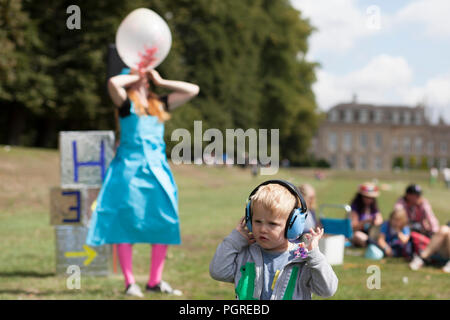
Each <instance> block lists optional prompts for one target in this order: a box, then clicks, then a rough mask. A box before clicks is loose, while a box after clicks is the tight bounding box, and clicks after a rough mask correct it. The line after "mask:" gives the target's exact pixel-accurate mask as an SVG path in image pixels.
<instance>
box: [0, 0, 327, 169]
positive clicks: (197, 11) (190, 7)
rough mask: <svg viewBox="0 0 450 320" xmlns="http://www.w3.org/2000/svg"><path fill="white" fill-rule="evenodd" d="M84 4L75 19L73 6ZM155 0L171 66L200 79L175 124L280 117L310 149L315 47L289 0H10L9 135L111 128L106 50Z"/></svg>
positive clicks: (166, 70)
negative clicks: (123, 25)
mask: <svg viewBox="0 0 450 320" xmlns="http://www.w3.org/2000/svg"><path fill="white" fill-rule="evenodd" d="M73 4H76V5H78V6H79V7H80V9H81V29H79V30H77V29H74V30H69V29H68V28H67V27H66V20H67V19H68V17H69V14H68V13H66V9H67V7H69V6H70V5H73ZM139 7H147V8H150V9H152V10H154V11H155V12H157V13H158V14H160V15H161V16H162V17H163V18H165V20H166V21H167V23H168V24H169V27H170V29H171V31H172V36H173V40H172V49H171V52H170V53H169V55H168V57H167V58H166V60H165V61H164V62H163V64H161V66H160V67H158V71H159V72H160V73H161V75H162V76H163V77H166V78H169V79H179V80H185V81H190V82H194V83H197V84H198V85H199V86H200V88H201V92H200V95H199V96H198V97H197V98H196V99H194V100H192V101H191V102H190V103H189V104H187V105H186V106H184V107H182V108H179V109H177V110H175V111H174V112H173V117H172V120H171V121H169V122H168V123H167V126H166V135H167V136H166V138H167V139H166V141H167V144H168V147H167V151H168V153H169V154H170V150H171V147H173V145H175V144H176V142H171V141H170V133H171V132H172V130H173V129H175V128H186V129H188V130H190V131H191V132H192V131H193V123H194V120H202V121H203V130H206V129H208V128H218V129H220V130H223V131H224V130H225V129H226V128H242V129H244V130H246V129H248V128H266V129H271V128H279V129H280V153H281V157H282V158H288V159H290V160H291V163H300V162H302V161H306V159H307V152H306V150H307V149H308V147H309V144H310V140H311V138H312V136H313V134H314V132H315V130H316V129H317V124H318V119H319V117H320V115H319V113H318V110H317V106H316V102H315V98H314V94H313V92H312V90H311V85H312V84H313V83H314V81H315V69H316V67H317V66H318V65H317V64H316V63H314V62H308V61H306V60H305V59H304V57H305V55H306V52H307V50H308V43H307V40H308V37H309V36H310V34H311V33H312V32H313V28H312V26H311V25H310V24H309V22H308V20H306V19H304V18H302V17H301V14H300V12H298V11H297V10H295V9H294V8H292V6H291V5H290V4H289V1H288V0H277V1H273V0H239V1H234V0H232V1H223V0H196V1H189V0H134V1H110V0H96V1H73V0H70V1H66V0H40V1H32V0H29V1H27V0H0V11H1V12H0V47H1V50H2V54H1V55H0V110H1V111H0V112H1V117H0V143H1V144H10V145H26V146H38V147H56V146H57V136H58V132H59V131H65V130H112V129H114V127H115V123H114V115H113V112H112V103H111V101H110V99H109V97H108V95H107V92H106V74H107V64H106V61H107V59H106V57H107V50H108V44H109V43H113V42H114V39H115V32H116V30H117V27H118V26H119V24H120V22H121V21H122V20H123V18H124V17H125V16H126V15H127V14H128V13H129V12H131V11H132V10H134V9H136V8H139Z"/></svg>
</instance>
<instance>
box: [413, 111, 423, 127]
mask: <svg viewBox="0 0 450 320" xmlns="http://www.w3.org/2000/svg"><path fill="white" fill-rule="evenodd" d="M414 120H415V121H414V123H415V124H416V125H418V126H420V125H421V124H422V117H421V114H420V112H416V118H415V119H414Z"/></svg>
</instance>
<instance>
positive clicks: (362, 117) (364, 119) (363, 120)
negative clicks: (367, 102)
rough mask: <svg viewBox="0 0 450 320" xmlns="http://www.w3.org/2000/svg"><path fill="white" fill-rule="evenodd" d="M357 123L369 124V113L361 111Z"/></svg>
mask: <svg viewBox="0 0 450 320" xmlns="http://www.w3.org/2000/svg"><path fill="white" fill-rule="evenodd" d="M359 122H360V123H367V122H369V112H368V111H367V110H361V111H360V112H359Z"/></svg>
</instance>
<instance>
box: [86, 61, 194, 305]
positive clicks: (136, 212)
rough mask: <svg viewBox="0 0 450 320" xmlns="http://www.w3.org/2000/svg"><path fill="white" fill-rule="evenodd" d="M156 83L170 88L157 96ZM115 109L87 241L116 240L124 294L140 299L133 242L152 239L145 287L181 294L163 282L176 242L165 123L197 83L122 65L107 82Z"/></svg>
mask: <svg viewBox="0 0 450 320" xmlns="http://www.w3.org/2000/svg"><path fill="white" fill-rule="evenodd" d="M149 81H151V82H153V84H154V85H155V86H158V87H162V88H166V89H169V90H171V91H172V92H171V93H169V94H168V95H166V96H162V97H159V96H157V95H156V94H155V93H153V92H152V91H150V89H149V87H150V86H149ZM108 91H109V94H110V96H111V99H112V101H113V103H114V104H115V105H116V106H117V108H118V114H119V124H120V143H119V146H118V148H117V151H116V155H115V157H114V159H113V160H112V162H111V164H110V166H109V168H108V170H107V173H106V176H105V179H104V182H103V185H102V188H101V190H100V193H99V196H98V198H97V206H96V209H95V211H94V212H93V214H92V218H91V222H90V226H89V232H88V236H87V240H86V243H87V244H88V245H91V246H99V245H103V244H117V250H118V256H119V262H120V265H121V269H122V272H123V274H124V278H125V287H126V290H125V293H126V294H128V295H132V296H138V297H142V296H143V295H142V292H141V290H140V288H139V286H138V285H137V284H136V282H135V279H134V276H133V272H132V245H133V244H134V243H150V244H152V251H151V268H150V276H149V281H148V283H147V285H146V289H147V290H148V291H151V292H165V293H172V294H176V295H180V294H181V292H180V291H179V290H174V289H172V288H171V286H170V285H169V284H168V283H167V282H165V281H162V279H161V277H162V271H163V268H164V261H165V257H166V253H167V248H168V245H169V244H180V243H181V239H180V229H179V219H178V194H177V186H176V184H175V181H174V178H173V175H172V172H171V171H170V167H169V164H168V162H167V157H166V154H165V147H166V145H165V142H164V121H166V120H168V119H169V118H170V114H169V111H172V110H173V109H175V108H176V107H178V106H181V105H182V104H184V103H186V102H187V101H189V100H190V99H192V98H193V97H195V96H196V95H197V94H198V92H199V87H198V86H197V85H195V84H192V83H188V82H183V81H173V80H166V79H163V78H161V76H160V75H159V74H158V72H157V71H155V70H153V69H147V70H146V71H145V72H143V71H137V70H134V69H133V70H131V73H129V69H124V70H123V71H122V73H121V74H120V75H117V76H115V77H112V78H110V79H109V81H108Z"/></svg>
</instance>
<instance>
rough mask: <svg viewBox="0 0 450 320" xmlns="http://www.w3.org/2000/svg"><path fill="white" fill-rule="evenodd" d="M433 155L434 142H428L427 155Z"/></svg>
mask: <svg viewBox="0 0 450 320" xmlns="http://www.w3.org/2000/svg"><path fill="white" fill-rule="evenodd" d="M433 153H434V142H433V141H428V154H433Z"/></svg>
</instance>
